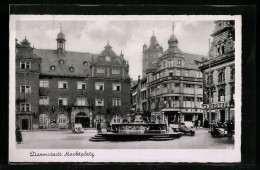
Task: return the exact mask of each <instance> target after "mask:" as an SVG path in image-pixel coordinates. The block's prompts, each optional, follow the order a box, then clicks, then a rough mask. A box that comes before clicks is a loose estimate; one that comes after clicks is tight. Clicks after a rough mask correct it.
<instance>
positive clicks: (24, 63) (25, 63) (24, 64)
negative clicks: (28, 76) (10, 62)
mask: <svg viewBox="0 0 260 170" xmlns="http://www.w3.org/2000/svg"><path fill="white" fill-rule="evenodd" d="M20 68H21V69H31V62H30V61H21V62H20Z"/></svg>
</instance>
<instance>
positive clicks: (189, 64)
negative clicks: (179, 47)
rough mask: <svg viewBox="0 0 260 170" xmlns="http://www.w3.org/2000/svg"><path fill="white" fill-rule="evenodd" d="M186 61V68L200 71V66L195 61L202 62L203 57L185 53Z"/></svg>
mask: <svg viewBox="0 0 260 170" xmlns="http://www.w3.org/2000/svg"><path fill="white" fill-rule="evenodd" d="M183 56H184V60H185V65H184V67H185V68H190V69H198V67H199V66H198V65H197V64H196V62H195V61H201V59H202V58H203V57H206V56H202V55H197V54H190V53H183Z"/></svg>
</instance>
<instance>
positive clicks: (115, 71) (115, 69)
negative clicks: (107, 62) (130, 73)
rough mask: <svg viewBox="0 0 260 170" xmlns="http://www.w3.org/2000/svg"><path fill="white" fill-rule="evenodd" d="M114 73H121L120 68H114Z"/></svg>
mask: <svg viewBox="0 0 260 170" xmlns="http://www.w3.org/2000/svg"><path fill="white" fill-rule="evenodd" d="M112 74H120V70H119V68H112Z"/></svg>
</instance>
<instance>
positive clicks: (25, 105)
mask: <svg viewBox="0 0 260 170" xmlns="http://www.w3.org/2000/svg"><path fill="white" fill-rule="evenodd" d="M20 111H21V112H30V111H31V104H29V103H21V104H20Z"/></svg>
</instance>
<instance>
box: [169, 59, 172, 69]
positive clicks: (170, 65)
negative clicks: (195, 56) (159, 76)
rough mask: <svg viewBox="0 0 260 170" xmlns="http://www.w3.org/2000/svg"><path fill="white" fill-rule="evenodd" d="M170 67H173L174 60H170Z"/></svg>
mask: <svg viewBox="0 0 260 170" xmlns="http://www.w3.org/2000/svg"><path fill="white" fill-rule="evenodd" d="M168 67H169V68H171V67H173V60H168Z"/></svg>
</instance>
